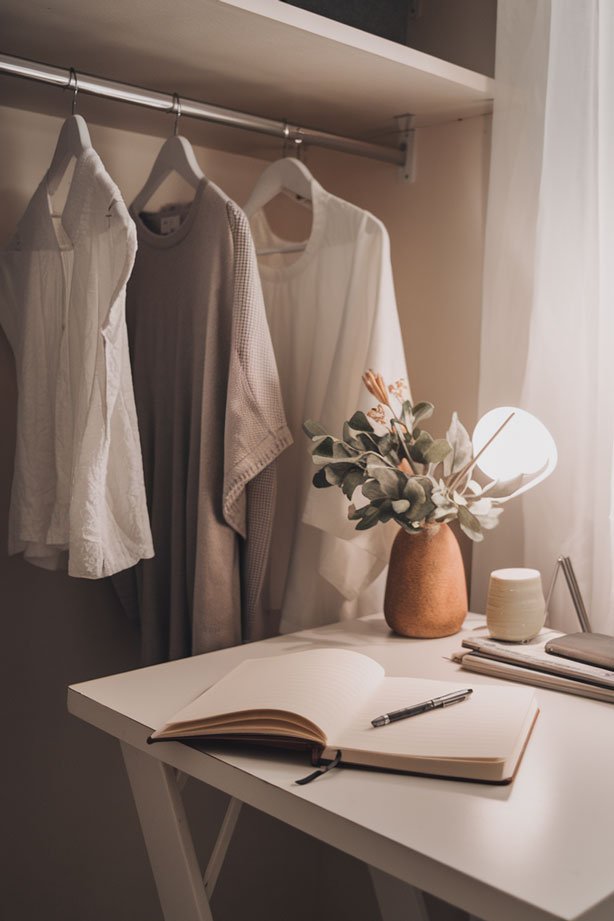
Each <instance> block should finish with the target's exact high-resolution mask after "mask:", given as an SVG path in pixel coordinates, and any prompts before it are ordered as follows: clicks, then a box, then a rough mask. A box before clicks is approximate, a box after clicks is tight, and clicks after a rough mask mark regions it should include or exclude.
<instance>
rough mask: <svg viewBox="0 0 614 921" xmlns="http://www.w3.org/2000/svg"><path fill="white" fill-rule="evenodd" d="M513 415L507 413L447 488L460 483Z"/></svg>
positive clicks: (453, 487)
mask: <svg viewBox="0 0 614 921" xmlns="http://www.w3.org/2000/svg"><path fill="white" fill-rule="evenodd" d="M515 415H516V413H510V414H509V416H508V417H507V419H506V420H505V422H502V423H501V425H500V426H499V428H498V429H497V431H496V432H495V433H494V435H491V436H490V438H489V439H488V441H487V442H486V444H485V445H483V446H482V447H481V448H480V450H479V451H478V453H477V454H476V456H475V457H474V458H473V460H470V461H469V462H468V463H467V464H465V466H464V467H463V468H462V470H459V472H458V473H457V474H456V476H455V477H453V479H452V480H451V482H450V483H449V484H448V489H455V488H456V486H457V484H458V483H460V481H461V480H462V479H463V477H464V476H465V475H466V474H467V473H469V471H470V470H472V469H473V468H474V467H475V465H476V464H477V462H478V459H479V458H480V457H481V456H482V454H483V453H484V451H485V450H486V448H488V447H489V446H490V445H491V444H492V443H493V441H494V440H495V438H496V437H497V435H499V434H500V433H501V432H502V431H503V429H504V428H505V426H506V425H507V423H508V422H509V421H510V420H511V419H513V418H514V416H515Z"/></svg>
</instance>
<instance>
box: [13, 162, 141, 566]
mask: <svg viewBox="0 0 614 921" xmlns="http://www.w3.org/2000/svg"><path fill="white" fill-rule="evenodd" d="M135 249H136V233H135V229H134V224H133V222H132V221H131V219H130V217H129V214H128V210H127V208H126V206H125V204H124V202H123V200H122V198H121V195H120V192H119V190H118V188H117V187H116V185H115V184H114V182H113V181H112V180H111V178H110V177H109V175H108V174H107V172H106V171H105V169H104V166H103V165H102V162H101V160H100V158H99V157H98V154H97V153H96V152H95V151H94V150H93V149H92V148H91V147H87V148H84V149H83V150H82V151H81V153H80V154H79V155H78V156H77V158H76V160H75V166H74V172H73V175H72V179H71V182H70V187H69V190H68V194H67V198H66V204H65V206H64V209H63V212H62V214H61V215H55V214H54V213H53V210H52V200H51V197H50V195H49V190H48V175H47V176H45V178H44V179H43V181H42V182H41V184H40V185H39V187H38V189H37V191H36V193H35V194H34V197H33V198H32V200H31V202H30V204H29V205H28V207H27V209H26V212H25V214H24V216H23V217H22V219H21V221H20V222H19V225H18V229H17V232H16V234H15V236H14V237H13V239H12V240H11V242H10V243H9V246H8V248H7V249H6V250H4V251H3V252H2V253H1V254H0V321H1V323H2V326H3V328H4V330H5V332H6V335H7V338H8V340H9V342H10V345H11V347H12V349H13V352H14V355H15V363H16V370H17V384H18V394H19V396H18V409H17V445H16V452H15V471H14V476H13V485H12V492H11V508H10V516H9V553H11V554H13V553H18V552H20V551H23V552H24V555H25V557H26V559H28V560H29V561H30V562H31V563H35V564H37V565H39V566H42V567H44V568H47V569H55V568H58V567H59V566H61V565H64V564H65V563H66V562H67V564H68V573H69V575H71V576H81V577H85V578H90V579H96V578H100V577H101V576H108V575H111V574H112V573H115V572H118V571H119V570H122V569H125V568H126V567H129V566H133V565H134V564H135V563H136V562H137V561H138V560H139V559H141V558H145V557H151V556H152V554H153V548H152V542H151V531H150V528H149V520H148V515H147V504H146V499H145V489H144V483H143V469H142V463H141V452H140V445H139V436H138V430H137V421H136V413H135V408H134V397H133V392H132V381H131V377H130V362H129V356H128V339H127V335H126V325H125V317H124V307H125V284H126V281H127V279H128V276H129V274H130V270H131V268H132V265H133V261H134V255H135ZM66 557H67V560H66Z"/></svg>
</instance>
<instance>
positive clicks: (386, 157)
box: [0, 54, 406, 166]
mask: <svg viewBox="0 0 614 921" xmlns="http://www.w3.org/2000/svg"><path fill="white" fill-rule="evenodd" d="M0 73H5V74H10V75H11V76H14V77H25V78H27V79H28V80H38V81H39V82H42V83H52V84H54V85H55V86H61V87H64V88H68V87H71V88H72V89H73V90H75V91H78V92H80V93H88V94H90V95H92V96H104V97H105V98H107V99H117V100H120V101H121V102H130V103H132V104H133V105H137V106H145V107H146V108H149V109H159V110H161V111H163V112H171V113H175V114H177V115H179V114H180V115H181V116H184V115H186V116H188V117H190V118H199V119H202V120H204V121H210V122H215V123H217V124H219V125H230V126H232V127H234V128H245V129H246V130H248V131H257V132H259V133H261V134H270V135H273V136H274V137H279V138H282V139H286V140H288V141H294V142H295V143H296V144H302V143H305V144H315V145H317V146H318V147H328V148H330V149H331V150H341V151H345V152H346V153H351V154H357V155H358V156H361V157H371V158H372V159H375V160H383V161H384V162H386V163H393V164H396V165H397V166H404V165H405V161H406V152H405V145H402V146H401V147H398V148H394V147H384V146H383V145H381V144H373V143H371V142H369V141H361V140H359V139H357V138H349V137H344V136H343V135H338V134H329V133H328V132H326V131H318V130H317V129H315V128H302V127H299V126H298V125H289V124H288V123H287V122H283V121H275V120H274V119H271V118H261V117H260V116H259V115H250V114H248V113H246V112H235V111H234V109H225V108H222V107H221V106H215V105H211V104H209V103H207V102H198V101H196V100H194V99H184V98H183V96H181V97H179V96H178V95H177V94H176V93H174V94H169V93H158V92H156V91H155V90H146V89H141V88H140V87H138V86H129V85H128V84H127V83H117V82H115V81H113V80H105V79H103V78H102V77H94V76H92V75H91V74H84V73H81V72H80V71H79V72H78V73H77V72H76V71H75V70H74V69H71V70H66V69H63V68H61V67H51V66H50V65H48V64H39V63H37V62H36V61H27V60H24V59H23V58H16V57H12V55H9V54H0Z"/></svg>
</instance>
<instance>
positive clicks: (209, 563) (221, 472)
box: [116, 179, 291, 663]
mask: <svg viewBox="0 0 614 921" xmlns="http://www.w3.org/2000/svg"><path fill="white" fill-rule="evenodd" d="M133 217H134V218H135V221H136V223H137V230H138V240H139V253H138V256H137V259H136V264H135V268H134V273H133V275H132V278H131V280H130V284H129V286H128V302H127V318H128V332H129V339H130V351H131V358H132V369H133V377H134V387H135V397H136V405H137V413H138V419H139V429H140V434H141V442H142V449H143V463H144V469H145V483H146V489H147V496H148V502H149V508H150V514H151V523H152V531H153V535H154V541H155V546H156V557H155V559H153V560H146V561H144V562H143V563H141V564H139V566H138V567H136V570H135V572H134V574H133V575H134V579H135V584H134V585H133V587H132V590H133V594H132V599H131V600H130V599H129V598H128V594H129V592H130V590H131V589H130V586H128V584H127V577H125V578H123V579H120V580H118V582H117V583H116V585H117V588H118V591H119V593H120V595H121V596H122V599H123V601H124V605H125V606H126V605H127V606H129V607H130V608H131V610H132V613H133V614H134V616H138V617H139V619H140V622H141V629H142V641H143V659H144V661H145V662H147V663H153V662H158V661H163V660H165V659H168V658H178V657H181V656H186V655H189V654H190V653H201V652H206V651H210V650H213V649H219V648H222V647H225V646H231V645H235V644H237V643H240V642H241V641H242V640H243V641H244V640H247V639H254V638H257V637H259V636H260V635H261V633H262V632H263V631H264V632H266V624H263V623H261V622H259V620H258V601H259V598H260V589H261V585H262V580H263V576H264V570H265V567H266V562H267V557H268V549H269V541H270V532H271V525H272V517H273V508H274V504H275V478H274V468H273V467H271V464H272V462H273V461H274V460H275V459H276V458H277V456H278V455H279V454H280V452H281V451H283V450H284V448H286V447H287V446H288V445H289V444H290V443H291V436H290V433H289V431H288V429H287V426H286V421H285V417H284V412H283V405H282V401H281V394H280V390H279V382H278V377H277V370H276V367H275V360H274V356H273V350H272V346H271V341H270V336H269V332H268V327H267V322H266V314H265V310H264V304H263V301H262V291H261V286H260V280H259V277H258V267H257V264H256V256H255V253H254V250H253V244H252V240H251V234H250V231H249V225H248V223H247V219H246V218H245V215H244V214H243V212H242V211H241V210H240V209H239V208H238V207H237V206H236V205H235V204H234V203H233V202H232V201H230V199H228V198H227V196H226V195H224V193H223V192H221V191H220V189H218V188H217V187H216V186H215V185H214V184H213V183H212V182H209V181H207V180H206V179H203V180H202V181H201V182H200V183H199V185H198V187H197V190H196V194H195V197H194V200H193V201H192V203H191V204H190V205H188V206H186V207H183V208H182V207H177V208H174V209H173V208H165V209H163V210H162V211H161V212H159V213H149V214H148V213H146V212H145V213H143V214H141V215H137V214H134V213H133Z"/></svg>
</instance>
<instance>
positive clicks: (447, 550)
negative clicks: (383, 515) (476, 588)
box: [384, 524, 467, 637]
mask: <svg viewBox="0 0 614 921" xmlns="http://www.w3.org/2000/svg"><path fill="white" fill-rule="evenodd" d="M466 614H467V584H466V582H465V569H464V566H463V560H462V557H461V552H460V547H459V546H458V541H457V540H456V537H455V536H454V534H453V533H452V531H451V530H450V528H449V527H448V525H447V524H443V525H439V527H434V528H425V529H424V530H421V531H420V532H418V533H417V534H408V533H407V531H404V530H403V529H401V530H400V531H399V533H398V534H397V536H396V538H395V541H394V543H393V545H392V551H391V554H390V566H389V568H388V580H387V582H386V595H385V598H384V615H385V617H386V621H387V623H388V626H389V627H391V629H392V630H394V632H395V633H399V634H401V636H415V637H436V636H449V635H450V634H452V633H458V631H459V630H460V628H461V626H462V623H463V621H464V619H465V616H466Z"/></svg>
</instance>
